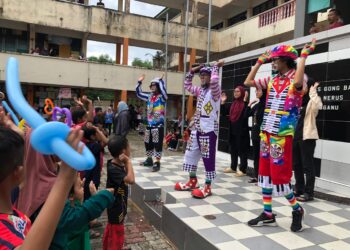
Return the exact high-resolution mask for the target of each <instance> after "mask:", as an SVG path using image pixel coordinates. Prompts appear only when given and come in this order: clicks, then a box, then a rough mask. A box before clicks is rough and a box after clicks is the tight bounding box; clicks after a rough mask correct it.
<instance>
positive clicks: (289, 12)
mask: <svg viewBox="0 0 350 250" xmlns="http://www.w3.org/2000/svg"><path fill="white" fill-rule="evenodd" d="M294 15H295V0H293V1H290V2H287V3H285V4H283V5H280V6H277V7H275V8H273V9H271V10H268V11H265V12H263V13H261V14H260V15H259V28H260V27H264V26H267V25H270V24H273V23H275V22H277V21H279V20H282V19H286V18H288V17H291V16H294Z"/></svg>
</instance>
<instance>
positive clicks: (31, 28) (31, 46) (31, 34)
mask: <svg viewBox="0 0 350 250" xmlns="http://www.w3.org/2000/svg"><path fill="white" fill-rule="evenodd" d="M28 26H29V27H28V29H29V51H28V53H31V50H32V49H35V25H34V24H29V25H28Z"/></svg>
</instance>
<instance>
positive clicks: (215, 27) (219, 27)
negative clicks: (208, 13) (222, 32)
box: [211, 22, 224, 30]
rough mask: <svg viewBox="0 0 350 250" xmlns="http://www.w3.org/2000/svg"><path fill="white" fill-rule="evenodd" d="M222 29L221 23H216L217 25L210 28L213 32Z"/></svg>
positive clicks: (222, 23)
mask: <svg viewBox="0 0 350 250" xmlns="http://www.w3.org/2000/svg"><path fill="white" fill-rule="evenodd" d="M223 27H224V22H221V23H218V24H216V25H214V26H212V27H211V28H212V29H213V30H219V29H222V28H223Z"/></svg>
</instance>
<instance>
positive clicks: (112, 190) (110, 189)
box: [106, 188, 114, 194]
mask: <svg viewBox="0 0 350 250" xmlns="http://www.w3.org/2000/svg"><path fill="white" fill-rule="evenodd" d="M106 190H107V191H108V192H110V193H112V194H114V188H106Z"/></svg>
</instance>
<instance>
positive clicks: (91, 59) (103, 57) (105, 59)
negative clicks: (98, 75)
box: [88, 54, 114, 63]
mask: <svg viewBox="0 0 350 250" xmlns="http://www.w3.org/2000/svg"><path fill="white" fill-rule="evenodd" d="M88 61H89V62H99V63H114V61H113V59H112V58H111V57H110V56H109V55H108V54H102V55H100V56H99V57H96V56H90V57H89V58H88Z"/></svg>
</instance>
